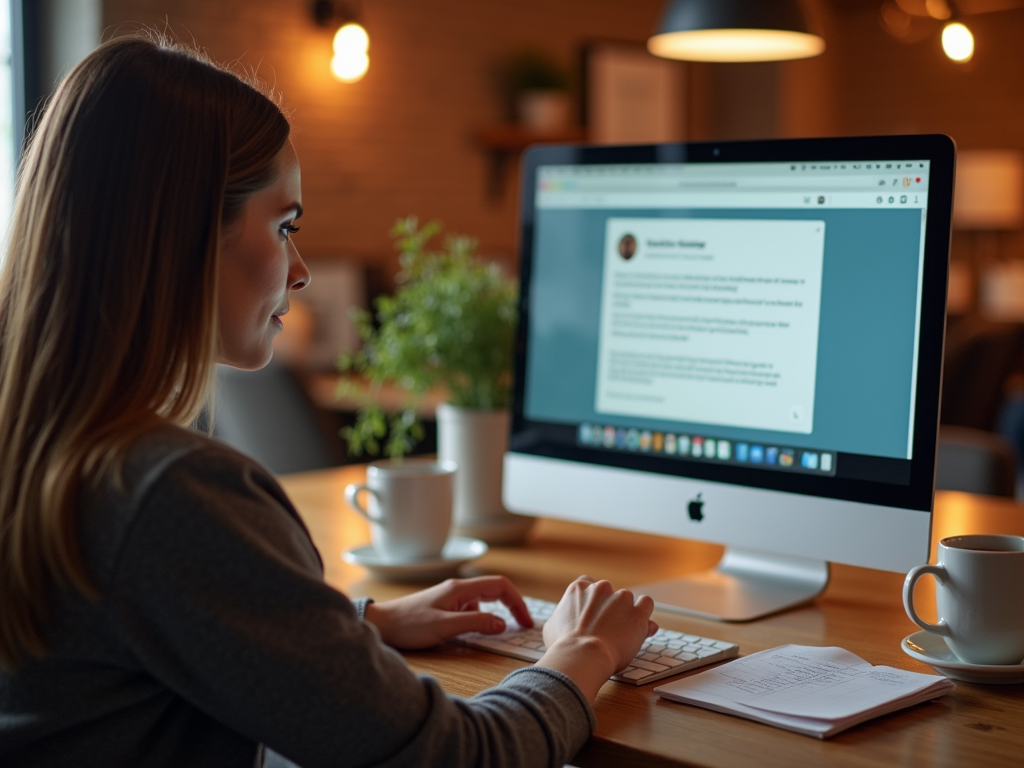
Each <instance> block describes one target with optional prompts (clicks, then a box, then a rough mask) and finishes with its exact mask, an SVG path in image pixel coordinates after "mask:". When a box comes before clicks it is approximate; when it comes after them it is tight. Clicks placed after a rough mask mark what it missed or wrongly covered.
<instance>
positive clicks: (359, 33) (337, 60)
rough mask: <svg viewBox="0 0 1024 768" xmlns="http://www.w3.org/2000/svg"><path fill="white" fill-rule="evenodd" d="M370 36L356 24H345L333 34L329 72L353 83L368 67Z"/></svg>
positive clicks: (346, 81) (343, 80)
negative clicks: (332, 49)
mask: <svg viewBox="0 0 1024 768" xmlns="http://www.w3.org/2000/svg"><path fill="white" fill-rule="evenodd" d="M369 48H370V36H369V35H368V34H366V30H365V29H363V28H362V27H361V26H359V25H358V24H345V25H344V26H343V27H341V28H340V29H339V30H338V31H337V32H336V33H335V35H334V58H332V59H331V74H333V75H334V76H335V77H336V78H338V79H339V80H341V81H342V82H345V83H354V82H355V81H356V80H359V79H360V78H362V76H363V75H365V74H366V70H367V69H369V67H370V57H369V55H368V54H367V51H368V50H369Z"/></svg>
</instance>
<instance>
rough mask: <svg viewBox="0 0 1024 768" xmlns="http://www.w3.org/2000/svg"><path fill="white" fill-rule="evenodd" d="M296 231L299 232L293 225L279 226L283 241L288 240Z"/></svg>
mask: <svg viewBox="0 0 1024 768" xmlns="http://www.w3.org/2000/svg"><path fill="white" fill-rule="evenodd" d="M298 231H299V228H298V227H296V226H295V225H294V224H282V225H281V232H282V233H283V234H284V236H285V239H287V238H290V237H291V236H292V235H294V234H295V233H296V232H298Z"/></svg>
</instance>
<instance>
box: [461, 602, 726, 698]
mask: <svg viewBox="0 0 1024 768" xmlns="http://www.w3.org/2000/svg"><path fill="white" fill-rule="evenodd" d="M523 600H525V601H526V607H527V608H529V609H530V615H531V616H532V617H533V621H534V626H533V628H532V629H524V628H522V627H520V626H519V624H518V623H517V622H516V620H515V619H513V618H512V614H511V612H509V610H508V608H506V607H505V606H504V605H503V604H502V603H481V604H480V610H481V611H487V612H489V613H493V614H495V615H496V616H500V617H501V618H502V619H504V620H505V624H506V625H507V628H506V630H505V631H504V632H502V633H501V634H500V635H483V634H480V633H479V632H468V633H466V634H464V635H459V636H458V637H456V638H455V639H454V642H456V643H461V644H462V645H468V646H469V647H470V648H478V649H479V650H481V651H490V652H492V653H500V654H501V655H503V656H511V657H512V658H515V659H522V660H524V661H538V660H539V659H540V657H541V656H543V655H544V651H546V650H547V648H545V647H544V638H543V636H542V634H541V632H542V630H543V628H544V622H545V621H547V619H548V617H549V616H551V612H552V611H553V610H554V609H555V603H552V602H550V601H548V600H539V599H537V598H535V597H524V598H523ZM739 650H740V647H739V646H738V645H736V644H735V643H727V642H726V641H724V640H715V639H714V638H710V637H699V636H697V635H690V634H687V633H685V632H675V631H673V630H671V629H659V630H658V631H657V632H656V633H655V634H653V635H652V636H651V637H648V638H647V639H646V640H645V641H644V644H643V645H642V646H640V650H639V651H638V652H637V654H636V656H635V657H634V658H633V661H631V662H630V664H629V666H628V667H626V668H625V669H623V670H620V671H619V672H618V673H617V674H614V675H612V677H611V679H612V680H617V681H618V682H620V683H630V684H631V685H646V684H647V683H653V682H655V681H656V680H661V679H662V678H663V677H668V676H669V675H678V674H679V673H680V672H688V671H689V670H691V669H696V668H697V667H703V666H704V665H705V664H714V663H715V662H716V661H723V660H725V659H731V658H733V657H734V656H736V655H737V654H738V653H739Z"/></svg>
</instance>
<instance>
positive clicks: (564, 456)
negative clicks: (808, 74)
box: [504, 136, 954, 619]
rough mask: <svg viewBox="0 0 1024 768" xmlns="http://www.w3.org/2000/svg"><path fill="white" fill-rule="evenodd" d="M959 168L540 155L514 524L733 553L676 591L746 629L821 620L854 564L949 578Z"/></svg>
mask: <svg viewBox="0 0 1024 768" xmlns="http://www.w3.org/2000/svg"><path fill="white" fill-rule="evenodd" d="M953 158H954V149H953V145H952V142H951V141H950V140H949V139H948V138H946V137H941V136H901V137H871V138H844V139H811V140H780V141H758V142H728V143H717V144H712V143H702V144H670V145H655V146H637V147H578V146H577V147H564V146H563V147H541V148H534V149H532V150H530V151H529V152H528V153H527V155H526V157H525V159H524V163H523V173H522V196H521V224H522V229H521V252H520V268H521V281H522V282H521V291H522V293H521V301H520V328H519V336H518V344H517V353H516V377H515V391H514V405H513V420H512V422H513V425H512V433H511V436H510V442H509V451H508V453H507V455H506V460H505V478H506V479H505V487H504V494H505V501H506V505H507V506H508V507H509V509H511V510H512V511H518V512H522V513H525V514H535V515H536V514H540V515H544V516H551V517H559V518H564V519H571V520H577V521H581V522H588V523H595V524H599V525H605V526H611V527H618V528H624V529H629V530H638V531H644V532H649V533H656V534H662V535H671V536H680V537H685V538H695V539H701V540H706V541H713V542H717V543H721V544H725V545H726V546H727V547H728V549H727V552H726V555H725V557H724V558H723V561H722V563H721V564H720V566H719V569H718V570H716V571H715V572H713V573H710V574H705V575H703V576H700V577H697V578H695V579H690V580H688V581H687V582H686V583H680V584H673V585H669V586H665V585H655V589H654V591H653V592H652V594H654V596H655V600H656V602H658V603H659V605H661V606H662V607H675V608H678V609H680V610H688V611H691V612H694V613H698V614H701V615H709V616H716V617H720V618H727V619H743V618H751V617H752V616H751V615H749V614H752V613H753V614H756V615H763V614H764V613H765V612H771V611H773V610H778V609H780V608H782V607H786V605H790V604H794V603H797V602H802V601H805V600H806V599H809V597H812V596H813V595H814V594H817V593H818V592H820V591H821V589H822V588H823V587H824V584H825V583H826V582H827V565H826V563H827V562H829V561H831V562H843V563H850V564H854V565H863V566H868V567H874V568H883V569H889V570H897V571H902V570H907V569H909V568H910V567H912V566H913V565H915V564H917V563H919V562H923V561H924V559H926V558H927V554H928V544H929V531H930V512H931V505H932V497H933V487H934V463H935V446H936V431H937V422H938V402H939V381H940V370H941V357H942V339H943V331H944V317H945V294H946V274H947V264H948V252H949V227H950V209H951V200H952V179H953ZM683 570H685V564H681V571H683ZM775 587H777V588H778V589H775ZM759 592H765V593H766V594H764V595H760V596H759V595H757V594H755V593H759ZM767 593H776V596H775V597H772V596H771V594H767ZM779 594H782V595H783V596H782V597H779ZM779 600H781V601H782V602H783V603H784V604H783V605H774V604H773V601H774V602H775V603H778V602H779Z"/></svg>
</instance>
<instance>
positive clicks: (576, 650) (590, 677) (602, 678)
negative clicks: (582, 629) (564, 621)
mask: <svg viewBox="0 0 1024 768" xmlns="http://www.w3.org/2000/svg"><path fill="white" fill-rule="evenodd" d="M537 666H538V667H547V668H548V669H557V670H558V671H559V672H561V673H563V674H565V675H567V676H568V677H569V678H571V679H572V681H573V682H574V683H576V685H577V686H578V687H579V689H580V690H581V691H582V692H583V695H584V696H586V697H587V700H588V701H590V703H591V704H593V703H594V700H595V699H596V698H597V692H598V691H600V690H601V686H603V685H604V684H605V683H606V682H608V678H609V677H611V676H612V675H613V674H615V673H616V672H618V671H619V670H618V669H616V665H615V657H614V655H612V653H611V650H610V649H609V648H608V647H607V646H606V645H605V644H604V643H603V642H602V641H601V640H599V639H598V638H596V637H578V636H572V635H566V636H563V637H560V638H558V640H556V641H555V642H554V643H552V644H551V645H549V646H548V649H547V651H545V653H544V656H543V657H542V658H541V659H540V661H538V662H537Z"/></svg>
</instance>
